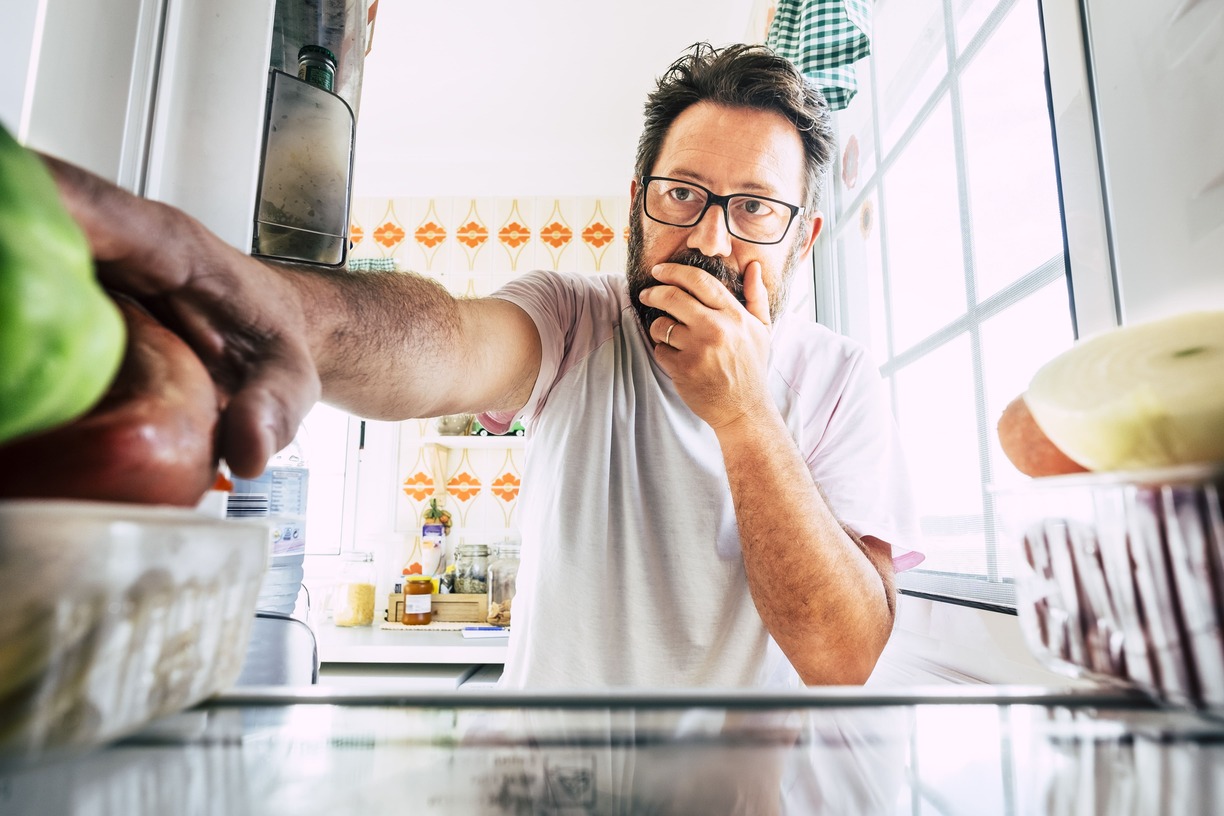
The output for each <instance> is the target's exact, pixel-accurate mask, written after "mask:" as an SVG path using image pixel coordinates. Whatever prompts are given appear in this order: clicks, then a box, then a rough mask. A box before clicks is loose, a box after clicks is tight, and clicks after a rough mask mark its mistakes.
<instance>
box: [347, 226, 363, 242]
mask: <svg viewBox="0 0 1224 816" xmlns="http://www.w3.org/2000/svg"><path fill="white" fill-rule="evenodd" d="M364 237H365V230H363V229H362V228H361V225H360V224H358V223H356V222H354V223H352V224H349V240H350V241H352V242H353V245H354V246H356V245H357V244H360V243H361V239H362V238H364Z"/></svg>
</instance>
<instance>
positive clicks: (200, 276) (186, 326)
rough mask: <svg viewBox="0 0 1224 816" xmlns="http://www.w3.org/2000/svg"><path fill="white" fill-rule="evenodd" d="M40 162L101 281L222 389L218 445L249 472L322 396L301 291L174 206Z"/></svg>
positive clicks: (238, 468) (241, 471)
mask: <svg viewBox="0 0 1224 816" xmlns="http://www.w3.org/2000/svg"><path fill="white" fill-rule="evenodd" d="M46 161H47V164H48V166H49V167H50V169H51V171H52V174H53V175H54V177H55V180H56V183H57V184H58V185H59V189H60V193H61V196H62V197H63V200H64V202H65V204H66V205H67V208H68V210H69V212H70V213H71V214H72V216H73V217H74V218H75V219H76V221H77V222H78V223H79V224H80V225H81V227H82V228H83V230H84V232H85V235H86V237H87V238H88V240H89V244H90V248H91V250H92V252H93V256H94V261H95V263H96V265H97V274H98V277H99V279H100V280H101V281H102V283H103V285H105V286H107V287H108V288H111V289H114V290H116V291H119V292H123V293H126V294H129V295H131V296H132V297H133V298H135V299H137V300H138V301H139V302H141V303H142V304H143V305H144V306H146V307H147V308H148V309H149V311H150V312H152V313H153V314H154V315H155V316H156V317H157V318H158V319H159V320H160V321H161V322H162V323H164V324H165V325H166V326H168V327H169V328H171V329H173V330H174V331H175V332H176V333H178V334H179V335H180V336H181V337H183V338H184V339H185V340H186V341H187V342H188V343H189V344H190V345H191V347H192V349H193V350H194V351H195V353H196V354H197V355H198V356H199V358H200V360H201V361H202V362H203V363H204V365H205V366H206V367H207V369H208V371H209V373H210V374H211V376H212V378H213V380H214V382H215V383H216V384H217V386H218V390H219V392H220V396H221V402H222V408H223V414H222V418H221V424H220V428H219V432H218V452H219V453H220V454H221V456H222V457H223V458H224V459H225V461H226V462H227V463H228V464H229V466H230V468H231V469H232V470H233V472H234V473H235V474H237V475H239V476H244V477H254V476H257V475H258V474H259V473H261V472H262V471H263V469H264V467H265V465H266V464H267V461H268V459H269V458H270V457H271V456H272V455H273V454H274V453H275V452H276V451H278V450H280V449H281V448H282V447H284V446H285V445H287V444H288V443H289V441H290V440H291V439H292V438H293V436H294V434H295V433H296V432H297V428H298V425H299V424H300V423H301V420H302V418H303V417H304V416H305V415H306V412H307V411H309V410H310V408H311V406H312V405H313V404H314V403H315V402H316V401H317V400H318V398H319V396H320V383H319V376H318V373H317V371H316V368H315V363H314V360H313V358H312V356H311V349H310V345H309V335H308V331H307V326H306V317H305V314H304V311H303V309H302V308H301V302H300V297H301V294H300V288H299V287H297V286H294V285H293V284H291V283H290V282H289V281H288V280H287V279H286V277H285V276H286V272H285V270H281V269H278V268H276V267H274V266H272V265H270V264H265V263H261V262H259V261H257V260H255V259H253V258H250V257H248V256H247V255H244V254H243V253H241V252H239V251H238V250H236V249H234V248H233V247H231V246H229V245H228V244H226V243H225V242H224V241H222V240H221V239H220V238H218V237H217V236H215V235H213V234H212V233H210V232H209V231H208V230H207V229H205V228H204V227H203V225H201V224H200V223H199V222H197V221H196V220H195V219H193V218H191V217H190V216H188V215H186V214H184V213H182V212H180V211H179V210H176V209H174V208H172V207H168V206H166V205H163V204H158V203H156V202H152V201H148V200H145V199H142V198H138V197H136V196H133V195H131V194H129V193H127V192H125V191H123V190H121V189H119V188H118V187H115V186H114V185H111V184H109V183H108V182H106V181H104V180H102V179H100V178H98V177H96V176H94V175H92V174H90V173H88V172H86V171H84V170H82V169H80V168H78V167H75V166H72V165H69V164H67V163H64V162H61V161H58V160H56V159H53V158H47V159H46Z"/></svg>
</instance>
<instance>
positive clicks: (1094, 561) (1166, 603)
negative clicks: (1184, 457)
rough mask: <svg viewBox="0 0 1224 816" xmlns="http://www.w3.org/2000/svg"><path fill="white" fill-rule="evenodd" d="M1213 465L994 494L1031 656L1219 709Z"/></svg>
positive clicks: (1217, 505) (1222, 483) (1218, 537)
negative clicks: (1013, 564) (1011, 553)
mask: <svg viewBox="0 0 1224 816" xmlns="http://www.w3.org/2000/svg"><path fill="white" fill-rule="evenodd" d="M1222 492H1224V465H1214V466H1210V465H1195V466H1181V467H1175V468H1165V469H1159V470H1150V471H1134V472H1117V473H1087V474H1075V475H1068V476H1052V477H1047V478H1039V479H1033V480H1031V481H1030V482H1028V483H1026V484H1023V485H1020V486H1017V487H1008V488H1003V489H998V490H996V491H995V500H996V507H997V508H998V510H999V511H1000V513H1001V515H1002V518H1003V521H1004V529H1005V530H1006V535H1007V538H1008V541H1009V543H1010V545H1011V546H1013V547H1014V548H1016V552H1017V553H1018V557H1017V559H1016V563H1017V606H1018V613H1019V617H1020V623H1021V627H1022V628H1023V630H1024V633H1025V637H1026V639H1027V641H1028V643H1029V646H1030V648H1031V649H1032V651H1033V653H1034V654H1035V655H1036V656H1037V658H1038V659H1039V660H1041V661H1042V662H1043V663H1044V664H1045V665H1047V666H1049V667H1050V668H1053V669H1055V670H1058V671H1062V672H1064V673H1068V674H1071V675H1074V676H1083V677H1088V678H1094V679H1097V680H1102V681H1106V682H1111V683H1120V684H1126V685H1129V686H1134V687H1137V688H1140V689H1142V690H1144V691H1146V692H1148V693H1149V694H1151V695H1152V696H1154V697H1155V698H1157V699H1158V700H1160V701H1163V702H1167V703H1170V704H1174V705H1189V706H1193V707H1197V708H1205V709H1210V710H1212V711H1216V712H1222V713H1224V637H1222V633H1221V627H1222V624H1224V520H1222V519H1224V513H1222V512H1221V498H1220V496H1221V493H1222Z"/></svg>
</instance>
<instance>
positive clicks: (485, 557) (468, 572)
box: [455, 544, 489, 595]
mask: <svg viewBox="0 0 1224 816" xmlns="http://www.w3.org/2000/svg"><path fill="white" fill-rule="evenodd" d="M488 579H489V546H488V545H487V544H460V545H459V550H458V552H456V553H455V592H456V593H458V594H460V595H484V594H485V593H486V592H488V591H489V580H488Z"/></svg>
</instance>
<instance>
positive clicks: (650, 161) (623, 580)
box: [57, 45, 921, 689]
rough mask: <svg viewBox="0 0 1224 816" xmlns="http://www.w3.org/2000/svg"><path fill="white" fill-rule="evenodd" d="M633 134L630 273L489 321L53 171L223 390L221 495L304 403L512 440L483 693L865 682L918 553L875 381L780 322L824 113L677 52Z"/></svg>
mask: <svg viewBox="0 0 1224 816" xmlns="http://www.w3.org/2000/svg"><path fill="white" fill-rule="evenodd" d="M645 113H646V115H645V128H644V130H643V133H642V136H641V140H640V142H639V146H638V152H637V161H636V167H635V168H634V176H633V179H632V181H631V182H630V185H629V189H630V194H631V199H632V200H631V212H630V228H629V232H630V236H629V238H630V240H629V253H628V268H627V270H626V273H625V274H624V275H601V276H579V275H562V274H557V273H552V272H532V273H528V274H525V275H523V276H520V277H519V278H517V279H515V280H514V281H512V282H511V283H510V284H508V285H507V286H505V287H504V288H503V289H501V290H500V291H498V292H497V293H495V294H494V295H492V296H491V297H487V298H473V299H456V298H454V297H452V296H451V295H450V294H448V293H447V292H446V291H445V290H444V289H443V288H442V287H441V286H439V285H438V284H436V283H434V282H432V281H429V280H427V279H425V278H422V277H419V276H416V275H411V274H395V273H390V274H362V275H337V274H335V273H320V272H317V271H310V270H302V269H293V268H289V267H286V266H284V265H273V264H268V263H263V262H260V261H257V260H254V259H251V258H249V257H246V256H243V255H241V253H238V252H237V251H235V250H232V249H230V248H228V247H226V246H225V245H224V244H222V243H221V242H220V241H219V240H217V239H215V238H214V237H213V236H211V235H209V234H207V233H205V232H204V231H203V230H202V229H200V228H199V227H198V225H194V226H193V222H190V220H189V219H187V218H186V217H185V216H182V215H181V214H179V213H175V212H173V211H169V210H168V209H167V208H163V207H161V206H160V205H156V204H154V203H152V202H145V201H141V200H139V199H134V198H131V197H130V196H125V194H123V193H122V192H121V191H118V190H116V189H113V188H110V187H106V186H104V185H99V184H90V183H87V180H85V179H84V177H83V176H81V175H80V174H77V173H74V171H73V170H72V169H71V168H67V167H64V166H57V172H58V174H59V177H60V180H61V185H62V187H63V189H64V190H65V193H66V199H67V200H68V202H69V204H70V205H71V206H73V208H74V212H76V213H77V215H78V218H79V220H80V221H81V222H82V224H83V225H85V227H86V229H87V232H88V233H89V235H90V237H91V240H92V241H93V244H94V247H95V251H96V252H97V253H98V255H99V260H101V261H104V262H106V263H105V264H104V266H103V268H104V269H105V274H106V282H107V283H108V285H111V286H114V287H116V288H122V289H126V290H128V291H131V292H133V293H134V294H135V295H136V296H138V297H140V296H144V297H146V298H156V299H157V300H158V301H159V302H160V304H161V305H162V307H163V309H166V308H168V309H169V311H171V312H172V313H173V314H174V315H176V317H177V320H176V321H175V325H176V326H177V327H178V328H179V330H180V331H181V332H182V333H183V335H184V336H185V337H186V339H187V340H188V341H189V342H191V343H192V345H193V347H194V348H195V349H196V351H197V353H198V354H199V355H200V357H201V359H203V360H204V362H205V363H206V364H207V365H208V366H209V368H210V371H211V372H212V373H213V376H214V378H215V379H216V380H217V382H219V383H222V384H223V385H225V386H226V388H227V391H228V393H231V394H232V398H231V399H230V400H229V402H228V403H227V407H226V412H225V417H224V425H223V428H224V431H223V435H222V438H221V447H222V450H221V452H222V454H223V455H224V456H225V458H226V460H227V461H228V462H229V464H230V465H231V467H232V468H233V469H234V471H235V472H236V473H238V474H239V475H246V474H256V473H258V472H260V471H261V470H262V469H263V465H264V463H266V461H267V459H268V457H269V456H270V455H271V454H272V453H273V452H275V451H276V450H277V449H278V448H279V447H280V446H281V445H284V444H285V443H287V442H288V441H289V439H291V438H292V436H293V433H294V431H295V429H296V427H297V423H298V421H299V420H300V419H301V417H302V416H303V415H304V414H305V412H306V410H307V409H308V408H309V407H310V405H311V404H312V403H313V402H314V401H315V400H316V399H318V398H319V397H320V396H321V397H322V399H323V400H325V401H327V402H330V403H332V404H334V405H337V406H340V407H342V408H345V409H347V410H349V411H351V412H353V413H355V414H358V415H360V416H365V417H372V418H379V419H406V418H411V417H432V416H441V415H444V414H453V413H462V412H475V413H480V414H481V422H482V424H484V425H485V426H486V427H490V428H492V429H493V430H495V431H502V430H504V429H506V428H507V427H509V425H510V424H511V422H513V421H515V420H521V421H522V422H523V423H524V424H525V425H526V427H527V442H526V444H527V447H526V457H525V459H526V466H525V470H524V473H523V479H522V483H523V488H522V493H521V495H520V499H519V501H520V504H519V508H518V512H519V515H520V528H521V533H522V540H523V548H522V563H521V566H520V569H519V573H518V589H517V594H516V597H515V600H514V625H513V627H512V630H511V632H510V639H509V657H508V659H507V662H506V665H505V670H504V673H503V676H502V685H503V686H504V687H508V688H519V689H553V688H583V687H586V688H591V687H608V686H634V687H644V688H691V687H707V688H709V687H717V688H752V687H756V688H761V687H767V688H787V687H794V686H798V685H800V684H855V683H862V682H864V681H865V680H866V679H867V677H868V676H869V675H870V673H871V671H872V669H873V667H874V666H875V664H876V661H877V659H878V658H879V656H880V653H881V651H882V650H883V648H884V646H885V644H886V642H887V641H888V638H889V635H890V632H891V629H892V624H893V617H894V610H895V599H896V594H895V588H894V570H895V569H900V568H905V567H908V566H911V565H912V564H914V563H916V562H917V561H919V560H921V556H920V555H918V554H917V553H914V552H912V551H910V550H909V549H908V547H907V546H906V545H907V538H908V537H909V536H910V535H911V532H910V531H911V530H912V528H913V522H912V518H913V515H912V508H911V495H910V489H909V485H908V481H907V478H906V472H907V470H906V467H905V463H904V460H903V457H902V454H901V449H900V445H899V441H898V434H897V431H896V427H895V424H894V422H893V419H892V416H891V414H890V411H889V400H888V398H887V395H886V393H885V391H884V388H883V385H882V382H881V380H880V377H879V375H878V372H877V371H876V369H875V367H874V366H873V365H872V364H871V362H870V360H869V359H868V357H867V355H866V353H865V351H864V350H863V349H862V348H861V347H860V346H859V345H857V344H856V343H854V342H852V341H850V340H849V339H847V338H844V337H842V336H839V335H837V334H835V333H833V332H832V331H830V330H828V329H826V328H824V327H823V326H821V325H819V324H817V323H815V322H812V321H811V320H807V319H802V318H799V317H796V316H793V315H788V314H786V313H785V309H784V306H785V303H786V296H787V291H788V287H789V284H790V282H791V280H792V278H793V277H794V275H795V274H796V270H798V269H800V268H803V267H805V266H807V267H809V268H810V261H809V258H810V255H811V251H812V246H813V242H814V241H815V240H816V237H817V235H818V234H819V232H820V228H821V224H822V219H821V216H820V211H819V209H818V204H819V193H820V190H821V186H822V179H823V176H824V174H825V171H826V168H827V166H828V164H829V162H830V158H831V156H832V155H833V151H834V147H833V142H832V136H831V132H830V120H829V111H828V107H827V105H826V104H825V102H824V99H823V98H822V97H821V95H820V93H819V91H817V90H816V89H815V88H814V87H813V86H812V85H811V84H810V83H808V82H807V81H805V79H804V78H803V76H802V75H801V74H800V73H799V72H798V71H797V70H796V69H795V68H794V66H793V65H792V64H791V63H790V62H788V61H786V60H785V59H782V58H779V57H777V56H775V55H774V54H773V53H772V52H770V51H769V50H768V49H766V48H764V47H761V46H747V45H736V46H729V47H727V48H723V49H715V48H711V47H710V46H708V45H698V46H694V47H693V48H692V49H691V50H690V51H689V52H688V53H686V54H685V55H684V56H683V57H682V58H681V59H679V60H678V61H676V62H675V63H674V64H673V65H672V66H671V67H670V68H669V69H668V70H667V71H666V72H665V73H664V75H663V76H662V77H661V78H660V79H659V81H658V84H657V87H656V88H655V89H654V90H653V91H652V93H651V94H650V95H649V98H648V100H647V103H646V111H645ZM133 224H137V225H140V224H146V225H150V224H152V225H155V228H154V229H150V230H144V229H140V228H134V227H133V226H132V225H133ZM167 230H176V231H177V232H178V233H179V234H180V236H183V237H184V239H183V240H180V241H177V242H168V241H166V240H165V239H164V235H165V233H166V231H167ZM143 235H157V236H161V237H160V239H159V240H158V242H157V244H156V245H155V246H150V247H145V246H143V245H142V244H141V243H140V242H141V241H145V240H149V241H150V242H151V241H152V239H145V238H142V237H141V236H143ZM167 304H168V307H167ZM443 372H449V374H444V373H443ZM454 372H463V376H460V377H456V376H453V373H454Z"/></svg>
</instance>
